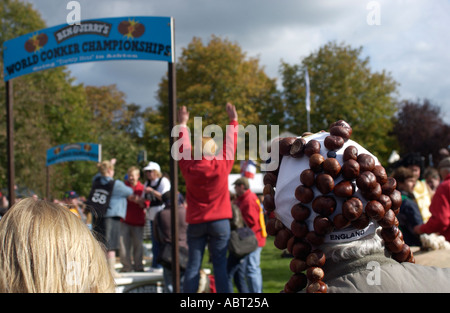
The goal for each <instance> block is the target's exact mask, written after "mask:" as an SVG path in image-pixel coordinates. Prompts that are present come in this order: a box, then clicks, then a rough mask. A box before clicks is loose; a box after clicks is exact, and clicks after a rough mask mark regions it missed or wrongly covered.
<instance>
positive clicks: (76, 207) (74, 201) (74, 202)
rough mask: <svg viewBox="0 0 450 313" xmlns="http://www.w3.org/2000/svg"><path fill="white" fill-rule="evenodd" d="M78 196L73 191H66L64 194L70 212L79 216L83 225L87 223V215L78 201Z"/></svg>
mask: <svg viewBox="0 0 450 313" xmlns="http://www.w3.org/2000/svg"><path fill="white" fill-rule="evenodd" d="M78 198H79V196H78V194H77V193H76V192H75V191H73V190H71V191H66V193H65V194H64V199H63V200H64V203H65V204H66V205H67V206H68V207H69V209H70V211H71V212H72V213H73V214H75V215H76V216H78V218H79V219H81V220H82V221H83V223H86V215H85V214H84V212H83V209H82V208H81V205H80V202H79V201H78Z"/></svg>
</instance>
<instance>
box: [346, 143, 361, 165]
mask: <svg viewBox="0 0 450 313" xmlns="http://www.w3.org/2000/svg"><path fill="white" fill-rule="evenodd" d="M343 158H344V162H345V161H347V160H355V161H356V160H357V159H358V149H357V148H356V147H355V146H348V147H347V148H345V150H344V155H343Z"/></svg>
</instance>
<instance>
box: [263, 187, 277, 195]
mask: <svg viewBox="0 0 450 313" xmlns="http://www.w3.org/2000/svg"><path fill="white" fill-rule="evenodd" d="M267 194H270V195H272V196H275V189H274V188H273V187H272V185H270V184H266V185H264V189H263V195H264V196H265V195H267Z"/></svg>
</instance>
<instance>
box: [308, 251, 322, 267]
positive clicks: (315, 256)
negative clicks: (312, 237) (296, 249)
mask: <svg viewBox="0 0 450 313" xmlns="http://www.w3.org/2000/svg"><path fill="white" fill-rule="evenodd" d="M325 261H326V258H325V253H323V251H322V250H319V249H315V250H313V251H311V253H310V254H308V256H307V257H306V265H308V266H313V267H315V266H317V267H323V266H324V265H325Z"/></svg>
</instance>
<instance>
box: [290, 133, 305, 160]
mask: <svg viewBox="0 0 450 313" xmlns="http://www.w3.org/2000/svg"><path fill="white" fill-rule="evenodd" d="M305 146H306V140H305V139H303V138H296V139H295V141H294V142H293V143H292V145H291V150H290V155H291V157H293V158H300V157H302V156H303V154H304V151H305Z"/></svg>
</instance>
